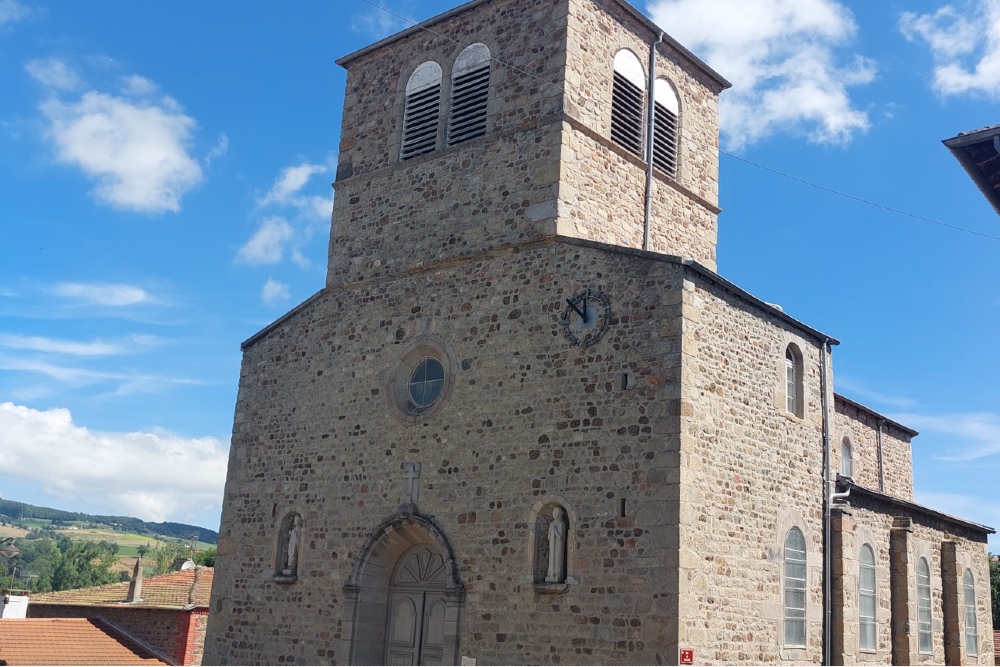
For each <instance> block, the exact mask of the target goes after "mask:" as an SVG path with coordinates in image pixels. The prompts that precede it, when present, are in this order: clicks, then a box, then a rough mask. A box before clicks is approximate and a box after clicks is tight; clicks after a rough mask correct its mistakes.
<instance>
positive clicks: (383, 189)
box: [327, 0, 566, 285]
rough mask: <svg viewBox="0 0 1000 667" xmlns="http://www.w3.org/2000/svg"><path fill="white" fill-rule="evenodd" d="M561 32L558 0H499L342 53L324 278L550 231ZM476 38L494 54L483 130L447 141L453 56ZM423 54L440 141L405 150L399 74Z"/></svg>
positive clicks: (349, 276)
mask: <svg viewBox="0 0 1000 667" xmlns="http://www.w3.org/2000/svg"><path fill="white" fill-rule="evenodd" d="M565 34H566V1H565V0H562V1H560V2H551V1H549V0H495V1H494V2H489V3H485V4H480V5H478V6H475V7H473V8H471V9H468V10H466V11H462V12H460V13H458V14H457V15H455V16H452V17H450V18H447V19H444V20H442V21H439V22H438V23H435V24H434V30H433V32H427V31H418V32H417V33H416V34H413V35H410V36H408V37H404V38H401V39H399V40H397V41H395V42H393V43H392V44H390V45H388V46H386V47H384V48H382V49H378V50H376V51H374V52H371V53H368V54H363V55H361V56H359V57H358V58H357V59H355V60H353V61H352V62H350V63H348V64H347V67H348V75H347V91H346V95H345V100H344V111H343V120H342V129H341V142H340V157H339V166H338V171H337V183H336V184H335V186H336V206H335V207H334V216H333V228H332V233H331V236H330V264H329V268H328V274H327V284H328V285H341V284H345V283H350V282H352V281H356V280H370V279H377V278H379V277H381V276H388V275H399V274H401V273H402V272H403V271H405V270H406V269H408V268H410V267H412V266H413V265H419V264H421V263H424V262H429V261H436V260H440V259H443V258H446V257H452V258H454V257H462V256H474V255H476V254H478V253H480V252H483V251H484V250H487V249H489V248H496V247H501V246H504V245H509V244H513V243H522V242H525V241H529V240H531V239H535V238H538V237H539V236H540V235H546V234H554V233H555V216H556V212H557V203H556V201H557V194H558V179H559V175H560V174H559V162H558V160H559V145H560V123H561V118H562V72H563V67H564V61H565ZM456 42H457V44H456ZM475 42H483V43H485V44H486V45H487V46H488V47H489V49H490V52H491V54H492V55H493V57H494V58H496V60H494V61H493V63H492V64H491V71H490V91H489V107H488V118H487V134H486V136H483V137H479V138H477V139H473V140H471V141H467V142H465V143H462V144H458V145H456V146H452V147H448V148H444V147H443V137H444V128H445V127H446V122H447V119H446V116H447V111H448V108H449V107H448V104H447V100H448V96H449V90H450V76H451V67H452V64H453V62H454V60H455V58H457V57H458V55H459V53H461V51H462V48H463V46H464V45H468V44H472V43H475ZM428 60H435V61H437V62H438V63H439V64H440V65H441V66H442V69H443V70H444V81H443V90H442V116H441V119H440V123H439V125H440V130H439V135H440V137H439V141H438V149H437V150H435V151H433V152H431V153H429V154H426V155H423V156H420V157H416V158H412V159H409V160H406V161H402V162H401V161H400V160H399V146H400V137H401V131H402V130H401V122H402V115H403V101H404V94H405V87H406V82H407V80H408V79H409V76H410V74H411V73H412V72H413V70H415V69H416V68H417V67H418V66H419V65H420V64H421V63H424V62H426V61H428Z"/></svg>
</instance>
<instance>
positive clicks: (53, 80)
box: [24, 58, 81, 90]
mask: <svg viewBox="0 0 1000 667" xmlns="http://www.w3.org/2000/svg"><path fill="white" fill-rule="evenodd" d="M24 69H26V70H27V71H28V74H30V75H31V76H32V77H34V78H35V79H36V80H37V81H38V82H39V83H41V84H42V85H44V86H47V87H49V88H54V89H56V90H74V89H76V88H79V87H80V85H81V81H80V77H79V76H77V74H76V72H74V71H73V69H72V68H71V67H70V66H69V65H67V64H66V63H65V62H63V61H62V60H59V59H58V58H39V59H37V60H29V61H28V62H27V63H25V64H24Z"/></svg>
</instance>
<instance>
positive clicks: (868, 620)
mask: <svg viewBox="0 0 1000 667" xmlns="http://www.w3.org/2000/svg"><path fill="white" fill-rule="evenodd" d="M859 565H860V572H859V576H858V606H859V610H858V611H859V613H858V619H859V627H858V643H859V646H860V648H861V650H862V651H874V650H876V648H877V647H878V643H877V642H878V639H877V637H876V630H875V628H876V619H875V609H876V599H877V594H876V591H877V589H876V587H875V552H874V551H873V550H872V548H871V546H869V545H867V544H863V545H861V558H860V559H859Z"/></svg>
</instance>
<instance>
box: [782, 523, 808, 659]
mask: <svg viewBox="0 0 1000 667" xmlns="http://www.w3.org/2000/svg"><path fill="white" fill-rule="evenodd" d="M784 551H785V559H784V566H785V582H784V583H785V586H784V588H785V591H784V592H785V596H784V597H785V615H784V616H785V623H784V625H785V633H784V634H785V639H784V643H785V646H805V645H806V595H807V590H806V540H805V537H803V536H802V531H801V530H799V529H798V528H792V529H791V530H789V531H788V535H787V536H786V537H785V549H784Z"/></svg>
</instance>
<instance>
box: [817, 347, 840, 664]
mask: <svg viewBox="0 0 1000 667" xmlns="http://www.w3.org/2000/svg"><path fill="white" fill-rule="evenodd" d="M829 349H830V339H829V338H824V339H823V346H822V347H821V348H820V355H819V358H820V368H819V384H820V395H821V403H822V410H823V664H824V665H829V664H832V663H831V658H832V655H833V647H832V645H831V640H832V637H833V622H832V621H833V582H832V575H833V554H832V552H831V549H832V546H833V540H832V539H831V537H832V536H831V519H830V517H831V509H832V508H831V505H832V504H833V494H834V491H836V489H835V488H834V487H833V486H832V483H831V480H830V414H829V410H830V401H829V399H828V398H827V393H828V387H827V382H828V380H827V373H826V366H827V359H828V354H829Z"/></svg>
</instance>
